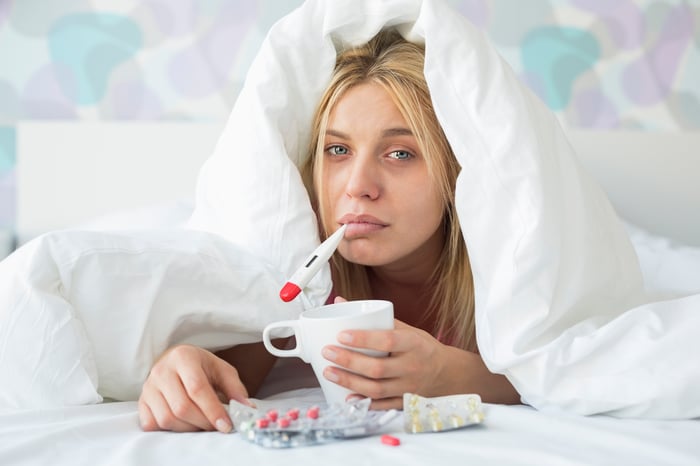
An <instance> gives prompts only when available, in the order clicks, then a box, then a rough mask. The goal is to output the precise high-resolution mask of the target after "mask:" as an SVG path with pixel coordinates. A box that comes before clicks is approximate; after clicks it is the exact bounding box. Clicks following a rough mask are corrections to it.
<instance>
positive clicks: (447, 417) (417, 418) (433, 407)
mask: <svg viewBox="0 0 700 466" xmlns="http://www.w3.org/2000/svg"><path fill="white" fill-rule="evenodd" d="M483 420H484V410H483V406H482V404H481V397H479V395H472V394H467V395H449V396H440V397H433V398H425V397H422V396H419V395H416V394H414V393H405V394H404V396H403V427H404V430H405V431H406V432H409V433H412V434H419V433H422V432H443V431H446V430H453V429H461V428H463V427H467V426H471V425H475V424H480V423H481V422H482V421H483Z"/></svg>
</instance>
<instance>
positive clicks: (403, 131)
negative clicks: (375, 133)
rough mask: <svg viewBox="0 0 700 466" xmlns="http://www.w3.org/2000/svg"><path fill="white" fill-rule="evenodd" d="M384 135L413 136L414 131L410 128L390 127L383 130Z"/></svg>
mask: <svg viewBox="0 0 700 466" xmlns="http://www.w3.org/2000/svg"><path fill="white" fill-rule="evenodd" d="M382 136H383V137H385V138H386V137H391V136H413V131H411V130H410V129H408V128H389V129H385V130H384V131H382Z"/></svg>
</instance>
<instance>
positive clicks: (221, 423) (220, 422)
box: [214, 418, 233, 434]
mask: <svg viewBox="0 0 700 466" xmlns="http://www.w3.org/2000/svg"><path fill="white" fill-rule="evenodd" d="M214 427H216V430H218V431H219V432H221V433H224V434H228V433H229V432H231V429H232V428H233V426H231V423H229V422H228V421H227V420H226V419H224V418H220V419H217V420H216V423H215V424H214Z"/></svg>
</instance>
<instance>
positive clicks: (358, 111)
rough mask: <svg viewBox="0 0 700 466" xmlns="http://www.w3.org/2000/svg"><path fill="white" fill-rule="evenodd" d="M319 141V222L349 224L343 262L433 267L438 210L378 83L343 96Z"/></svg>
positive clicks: (412, 141) (414, 146) (421, 162)
mask: <svg viewBox="0 0 700 466" xmlns="http://www.w3.org/2000/svg"><path fill="white" fill-rule="evenodd" d="M322 137H323V138H324V153H323V157H324V164H323V167H324V168H323V173H322V178H323V184H322V186H323V189H324V190H325V192H324V193H321V197H322V198H324V199H325V200H326V202H327V204H326V205H327V207H328V209H329V210H328V212H327V215H326V218H327V219H328V220H329V221H332V222H333V223H334V224H335V225H336V227H337V226H340V225H341V224H348V228H347V230H346V232H345V241H342V242H341V244H340V246H339V248H338V251H339V252H340V254H341V255H342V256H343V257H344V258H345V259H346V260H348V261H350V262H354V263H358V264H362V265H367V266H375V267H376V266H379V267H390V268H396V269H397V270H401V269H405V268H406V267H412V266H415V265H417V264H425V263H426V261H427V263H434V261H435V260H436V257H437V256H438V255H439V254H440V251H441V250H442V245H443V242H444V238H443V235H442V229H441V227H440V226H441V223H442V214H443V205H442V202H441V200H440V197H439V195H438V189H437V188H436V186H435V184H434V183H433V181H432V180H431V179H430V177H429V176H428V168H427V165H426V161H425V159H424V158H423V154H422V153H421V152H420V150H419V148H418V143H417V141H416V138H415V137H414V136H413V134H412V132H411V130H410V129H409V126H408V125H407V124H406V121H405V120H404V118H403V116H402V115H401V113H400V112H399V109H398V108H397V107H396V105H394V102H393V101H392V99H391V97H390V96H389V94H388V93H387V92H386V91H385V90H384V89H383V88H382V87H381V86H379V85H377V84H361V85H359V86H355V87H353V88H351V89H350V90H348V91H347V92H346V93H345V95H344V96H343V97H342V98H341V99H340V100H339V101H338V103H337V104H336V106H335V107H334V108H333V109H332V111H331V113H330V115H329V119H328V127H327V130H326V134H325V135H322Z"/></svg>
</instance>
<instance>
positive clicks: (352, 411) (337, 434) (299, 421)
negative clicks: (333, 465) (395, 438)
mask: <svg viewBox="0 0 700 466" xmlns="http://www.w3.org/2000/svg"><path fill="white" fill-rule="evenodd" d="M370 403H371V400H370V399H363V400H358V401H352V402H348V403H344V404H337V405H330V406H323V407H321V406H318V405H311V406H294V407H285V406H283V405H278V406H275V407H269V408H267V409H258V408H252V407H250V406H246V405H244V404H241V403H238V402H236V401H233V400H232V401H231V402H230V403H229V415H230V416H231V420H232V422H233V425H234V428H235V429H236V431H237V432H239V433H240V435H241V436H242V437H243V438H244V439H246V440H248V441H249V442H252V443H255V444H257V445H261V446H263V447H266V448H293V447H300V446H308V445H318V444H322V443H328V442H334V441H339V440H343V439H349V438H358V437H366V436H369V435H373V434H375V433H378V432H379V431H380V430H381V429H382V427H384V426H386V425H387V424H388V423H389V422H391V421H392V420H393V419H395V418H396V417H397V416H399V415H400V412H399V411H398V410H389V411H370V410H369V405H370Z"/></svg>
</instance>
